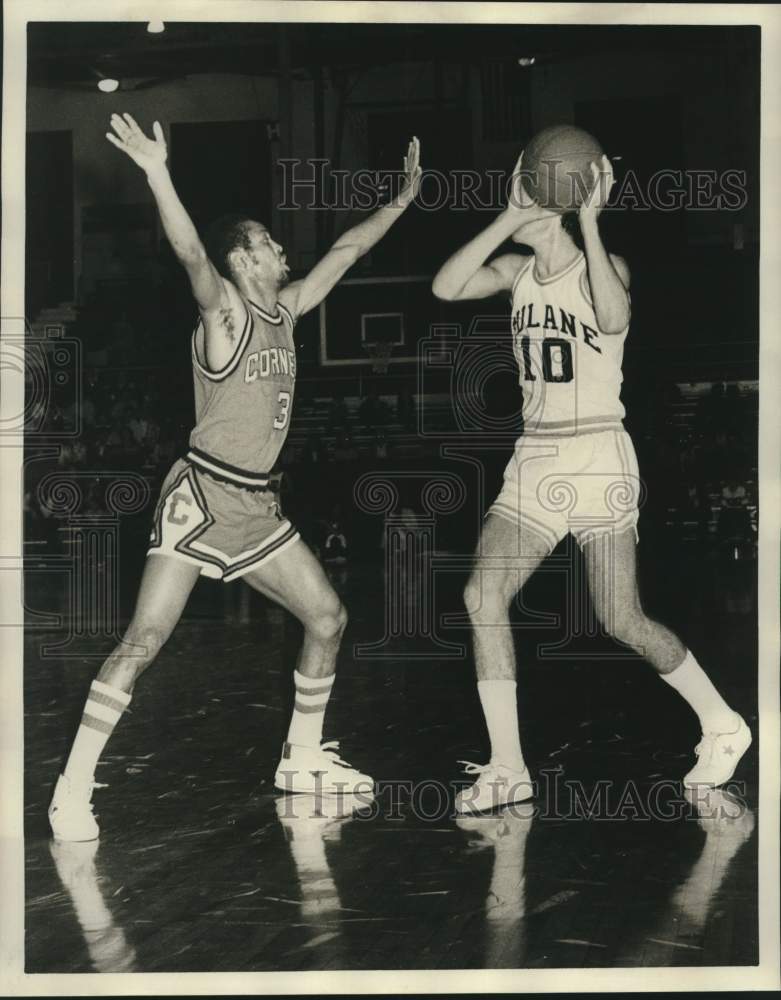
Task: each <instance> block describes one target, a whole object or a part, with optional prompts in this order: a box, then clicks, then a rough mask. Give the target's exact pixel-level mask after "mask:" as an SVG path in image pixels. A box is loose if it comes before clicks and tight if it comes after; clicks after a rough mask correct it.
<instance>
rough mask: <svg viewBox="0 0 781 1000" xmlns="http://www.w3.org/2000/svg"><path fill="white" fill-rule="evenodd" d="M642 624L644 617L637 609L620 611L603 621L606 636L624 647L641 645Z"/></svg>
mask: <svg viewBox="0 0 781 1000" xmlns="http://www.w3.org/2000/svg"><path fill="white" fill-rule="evenodd" d="M644 622H645V616H644V615H643V613H642V611H639V610H637V609H626V610H622V611H620V612H617V613H615V614H613V615H610V616H606V618H604V619H603V623H604V625H605V631H606V632H607V633H608V635H610V636H611V638H613V639H617V640H618V642H623V643H624V644H625V645H626V646H637V645H638V644H640V643H641V637H642V631H643V624H644Z"/></svg>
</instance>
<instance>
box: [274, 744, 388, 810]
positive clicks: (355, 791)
mask: <svg viewBox="0 0 781 1000" xmlns="http://www.w3.org/2000/svg"><path fill="white" fill-rule="evenodd" d="M338 749H339V744H338V743H337V742H336V741H331V742H329V743H323V744H321V745H320V746H319V747H301V746H297V745H296V744H294V743H287V742H285V743H283V744H282V759H281V760H280V762H279V765H278V766H277V770H276V773H275V775H274V786H275V787H276V788H279V789H280V791H283V792H308V793H310V794H315V795H347V794H350V795H367V796H371V795H372V794H373V792H374V779H373V778H370V777H369V775H368V774H362V773H361V772H360V771H358V770H356V769H355V768H354V767H352V766H351V765H350V764H348V763H347V761H346V760H342V758H341V757H340V756H339V754H338V752H337V751H338ZM367 804H368V803H367Z"/></svg>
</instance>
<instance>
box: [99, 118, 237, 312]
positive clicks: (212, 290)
mask: <svg viewBox="0 0 781 1000" xmlns="http://www.w3.org/2000/svg"><path fill="white" fill-rule="evenodd" d="M111 127H112V129H113V130H114V131H113V133H112V132H107V133H106V138H107V139H108V140H109V142H111V143H113V144H114V145H115V146H116V147H117V149H121V150H122V152H123V153H126V154H127V155H128V156H129V157H130V159H131V160H132V161H133V162H134V163H136V164H137V165H138V166H139V167H141V169H142V170H143V171H144V173H145V174H146V178H147V181H148V183H149V187H150V188H151V189H152V194H153V195H154V199H155V202H156V203H157V208H158V211H159V212H160V219H161V221H162V223H163V229H164V230H165V235H166V236H167V237H168V240H169V242H170V244H171V246H172V248H173V251H174V253H175V254H176V256H177V258H178V259H179V261H180V263H181V264H182V265H183V266H184V268H185V270H186V271H187V275H188V277H189V279H190V285H191V287H192V290H193V295H194V296H195V301H196V302H197V304H198V308H199V309H200V311H201V312H202V313H210V312H213V311H215V310H217V309H219V308H220V306H221V305H224V304H225V303H226V302H227V289H226V287H225V282H224V281H223V278H222V276H221V275H220V274H219V272H218V271H217V269H216V268H215V267H214V265H213V264H212V262H211V261H210V260H209V258H208V257H207V256H206V250H205V249H204V246H203V243H202V242H201V239H200V237H199V236H198V232H197V230H196V228H195V226H194V225H193V222H192V219H191V218H190V216H189V215H188V214H187V210H186V209H185V207H184V205H183V204H182V203H181V201H180V200H179V196H178V195H177V193H176V190H175V189H174V185H173V182H172V181H171V177H170V174H169V173H168V168H167V166H166V159H167V156H168V150H167V148H166V144H165V137H164V136H163V130H162V128H161V126H160V122H155V123H154V124H153V125H152V132H153V134H154V139H149V138H147V136H145V135H144V133H143V132H142V131H141V129H140V128H139V127H138V125H137V123H136V122H135V121H134V119H133V118H132V117H131V116H130V115H128V114H124V115H117V114H115V115H112V116H111Z"/></svg>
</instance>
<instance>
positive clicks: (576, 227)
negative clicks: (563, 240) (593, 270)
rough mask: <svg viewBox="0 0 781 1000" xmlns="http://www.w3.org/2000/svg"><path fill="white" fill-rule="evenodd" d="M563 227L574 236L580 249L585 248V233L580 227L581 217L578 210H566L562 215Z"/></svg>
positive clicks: (568, 233)
mask: <svg viewBox="0 0 781 1000" xmlns="http://www.w3.org/2000/svg"><path fill="white" fill-rule="evenodd" d="M561 228H562V229H563V230H564V232H565V233H566V234H567V235H568V236H570V237H571V238H572V240H573V241H574V243H575V246H576V247H577V248H578V250H583V249H584V244H583V233H582V232H581V229H580V219H579V218H578V213H577V212H564V213H563V215H562V216H561Z"/></svg>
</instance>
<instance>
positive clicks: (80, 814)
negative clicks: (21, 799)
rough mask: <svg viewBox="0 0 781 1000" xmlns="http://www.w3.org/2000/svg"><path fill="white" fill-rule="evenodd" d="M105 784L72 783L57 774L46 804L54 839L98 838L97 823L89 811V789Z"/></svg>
mask: <svg viewBox="0 0 781 1000" xmlns="http://www.w3.org/2000/svg"><path fill="white" fill-rule="evenodd" d="M105 787H106V786H105V785H102V784H99V783H98V782H96V781H91V782H90V783H89V784H88V785H85V786H74V785H73V783H72V782H71V781H70V780H69V779H68V778H66V777H65V775H64V774H61V775H60V776H59V778H58V779H57V784H56V786H55V788H54V795H52V800H51V804H50V805H49V825H50V826H51V828H52V833H53V834H54V839H55V840H64V841H83V840H97V839H98V837H99V836H100V827H99V826H98V824H97V822H96V820H95V817H94V816H93V815H92V802H91V799H92V790H93V788H105Z"/></svg>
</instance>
